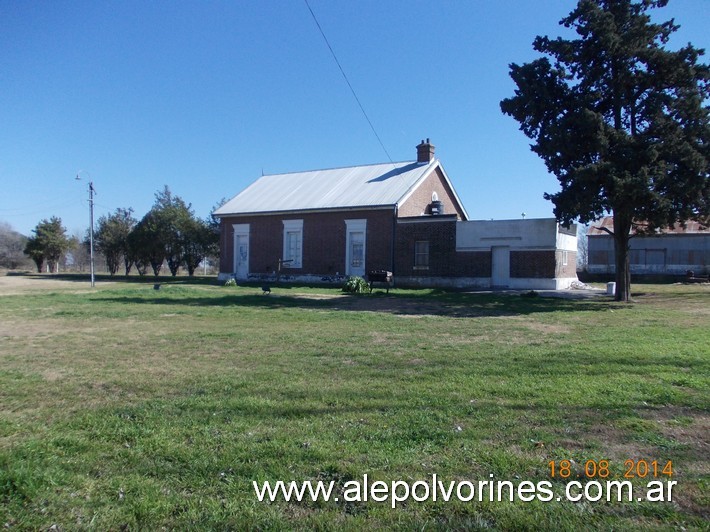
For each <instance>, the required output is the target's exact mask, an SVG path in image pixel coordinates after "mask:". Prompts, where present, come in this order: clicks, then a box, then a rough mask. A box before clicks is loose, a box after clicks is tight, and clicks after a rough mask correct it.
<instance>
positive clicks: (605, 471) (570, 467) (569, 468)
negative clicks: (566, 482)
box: [547, 459, 673, 479]
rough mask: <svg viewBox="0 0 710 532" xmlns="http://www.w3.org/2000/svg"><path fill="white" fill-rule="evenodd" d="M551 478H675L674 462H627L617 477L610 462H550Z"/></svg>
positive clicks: (548, 464) (641, 460) (642, 460)
mask: <svg viewBox="0 0 710 532" xmlns="http://www.w3.org/2000/svg"><path fill="white" fill-rule="evenodd" d="M547 466H548V467H549V468H550V469H549V471H550V478H560V479H568V478H590V479H593V478H603V479H605V478H625V479H634V478H643V479H645V478H653V479H657V478H671V477H673V460H666V461H659V460H644V459H640V460H631V459H629V460H625V461H624V463H623V468H622V470H621V472H620V473H618V474H617V475H613V474H612V463H611V461H610V460H586V461H585V462H584V464H578V463H577V462H575V461H573V460H550V461H549V462H548V463H547Z"/></svg>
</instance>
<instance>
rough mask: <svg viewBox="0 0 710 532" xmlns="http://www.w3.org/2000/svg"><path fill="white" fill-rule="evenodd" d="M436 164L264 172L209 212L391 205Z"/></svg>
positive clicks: (437, 164) (389, 164)
mask: <svg viewBox="0 0 710 532" xmlns="http://www.w3.org/2000/svg"><path fill="white" fill-rule="evenodd" d="M437 166H440V163H439V161H438V159H434V160H433V161H431V162H429V163H423V164H422V163H417V162H416V161H408V162H400V163H383V164H373V165H366V166H351V167H347V168H333V169H329V170H312V171H308V172H294V173H288V174H273V175H265V176H262V177H260V178H259V179H257V180H256V181H255V182H254V183H252V184H251V185H249V186H248V187H247V188H246V189H244V190H243V191H242V192H240V193H239V194H237V195H236V196H235V197H233V198H232V199H231V200H229V201H228V202H227V203H225V204H224V205H222V206H221V207H220V208H218V209H217V210H216V211H215V212H214V215H215V216H227V215H230V214H251V213H254V214H264V213H271V212H283V211H308V210H322V209H341V208H354V207H381V206H388V205H396V204H398V203H400V201H402V200H403V199H406V197H408V196H409V193H410V191H412V190H413V189H414V188H416V186H417V185H418V184H419V183H420V182H421V181H422V180H423V179H424V178H426V177H427V176H428V175H429V174H430V173H431V172H432V170H434V168H436V167H437ZM442 171H443V169H442ZM444 175H445V174H444ZM447 179H448V178H447ZM452 190H453V187H452Z"/></svg>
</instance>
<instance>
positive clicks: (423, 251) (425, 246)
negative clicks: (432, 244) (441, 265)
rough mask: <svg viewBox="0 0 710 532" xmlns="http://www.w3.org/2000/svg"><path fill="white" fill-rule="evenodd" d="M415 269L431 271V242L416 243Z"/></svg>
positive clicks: (421, 241) (420, 241)
mask: <svg viewBox="0 0 710 532" xmlns="http://www.w3.org/2000/svg"><path fill="white" fill-rule="evenodd" d="M414 269H415V270H428V269H429V241H428V240H419V241H417V242H415V243H414Z"/></svg>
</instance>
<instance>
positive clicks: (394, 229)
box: [390, 203, 399, 283]
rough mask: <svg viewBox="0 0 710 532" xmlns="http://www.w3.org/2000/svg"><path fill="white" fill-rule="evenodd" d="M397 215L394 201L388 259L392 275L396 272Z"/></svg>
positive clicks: (397, 208)
mask: <svg viewBox="0 0 710 532" xmlns="http://www.w3.org/2000/svg"><path fill="white" fill-rule="evenodd" d="M398 215H399V206H398V205H397V204H396V203H395V205H394V216H393V217H392V259H391V261H390V263H391V264H390V267H391V268H392V275H393V276H396V274H397V272H396V271H395V270H396V269H395V265H394V262H395V256H396V254H395V253H396V252H395V245H396V244H397V216H398ZM396 279H397V278H396V277H395V283H396Z"/></svg>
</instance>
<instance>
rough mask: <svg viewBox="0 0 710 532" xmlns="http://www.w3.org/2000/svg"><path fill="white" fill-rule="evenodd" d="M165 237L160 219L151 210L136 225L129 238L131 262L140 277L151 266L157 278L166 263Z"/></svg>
mask: <svg viewBox="0 0 710 532" xmlns="http://www.w3.org/2000/svg"><path fill="white" fill-rule="evenodd" d="M164 239H165V237H164V235H163V229H162V224H161V220H160V217H159V216H158V214H157V213H156V212H155V211H154V210H153V209H151V210H150V211H148V212H147V213H146V215H145V216H143V218H141V220H140V221H139V222H138V223H137V224H136V225H135V227H134V228H133V230H132V231H131V233H130V235H129V237H128V245H129V253H130V257H131V260H132V261H133V262H134V264H135V265H136V269H137V270H138V273H139V274H140V275H145V272H146V270H147V268H148V266H150V267H151V268H152V269H153V274H154V275H155V276H156V277H157V276H158V275H160V270H161V269H162V267H163V262H164V261H165V240H164Z"/></svg>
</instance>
